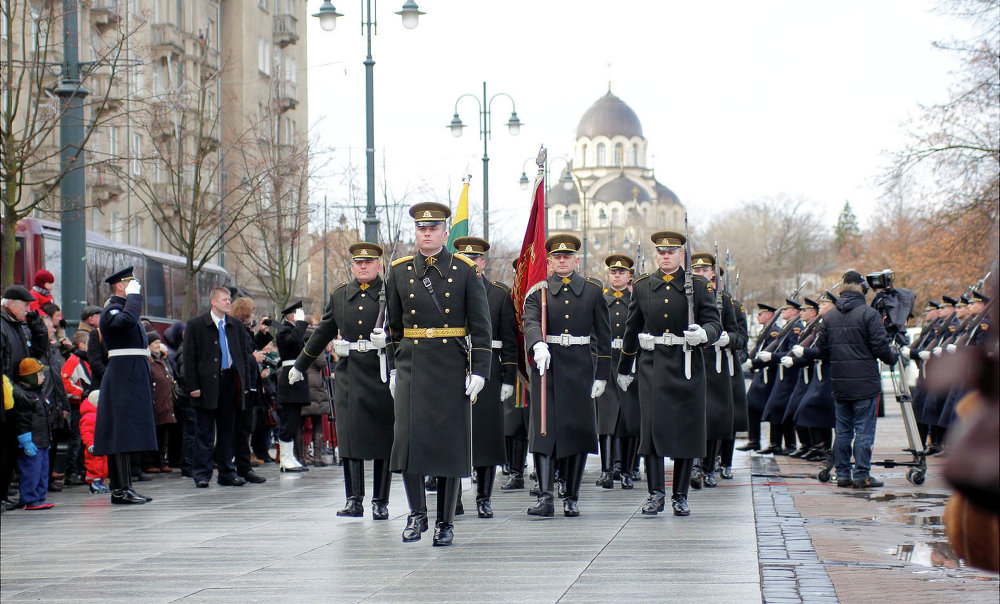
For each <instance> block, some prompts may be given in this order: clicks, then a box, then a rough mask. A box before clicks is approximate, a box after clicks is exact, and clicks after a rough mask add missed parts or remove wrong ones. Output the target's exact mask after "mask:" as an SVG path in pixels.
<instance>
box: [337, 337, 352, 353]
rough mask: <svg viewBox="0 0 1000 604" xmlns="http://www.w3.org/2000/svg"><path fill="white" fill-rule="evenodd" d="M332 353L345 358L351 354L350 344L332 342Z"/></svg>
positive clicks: (341, 341) (338, 341)
mask: <svg viewBox="0 0 1000 604" xmlns="http://www.w3.org/2000/svg"><path fill="white" fill-rule="evenodd" d="M333 352H334V353H335V354H336V355H337V356H338V357H346V356H348V355H350V354H351V343H350V342H348V341H347V340H334V341H333Z"/></svg>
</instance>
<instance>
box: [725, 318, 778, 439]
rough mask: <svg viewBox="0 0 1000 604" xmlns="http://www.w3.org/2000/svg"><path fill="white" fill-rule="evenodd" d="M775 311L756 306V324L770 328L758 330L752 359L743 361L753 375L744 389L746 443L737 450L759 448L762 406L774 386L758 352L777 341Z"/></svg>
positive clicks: (772, 373)
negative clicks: (774, 321)
mask: <svg viewBox="0 0 1000 604" xmlns="http://www.w3.org/2000/svg"><path fill="white" fill-rule="evenodd" d="M776 312H778V309H777V308H775V307H774V306H772V305H770V304H766V303H764V302H758V303H757V323H758V324H759V325H760V326H761V328H762V329H763V328H764V327H767V326H768V325H770V327H771V328H770V329H768V330H767V331H761V332H760V333H759V334H758V335H757V343H756V344H755V345H754V350H753V351H752V353H751V356H753V357H754V358H748V359H747V360H746V361H744V362H743V370H744V371H750V372H751V373H752V380H751V382H750V387H749V388H748V389H747V424H748V426H747V435H748V436H747V442H746V444H745V445H743V446H740V447H736V449H737V450H738V451H756V450H758V449H760V448H761V438H760V434H761V431H760V423H761V420H762V416H763V414H764V406H765V405H767V397H768V396H769V395H770V394H771V388H773V387H774V372H773V371H772V370H771V368H770V367H768V366H766V365H765V364H764V363H763V362H761V361H759V360H757V359H756V358H755V355H756V353H757V352H759V351H761V350H764V349H765V348H766V347H767V346H768V345H770V344H771V342H773V341H775V340H777V339H778V333H779V332H780V329H778V328H777V327H776V326H775V325H774V324H773V323H772V319H774V314H775V313H776Z"/></svg>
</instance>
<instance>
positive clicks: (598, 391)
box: [590, 380, 608, 398]
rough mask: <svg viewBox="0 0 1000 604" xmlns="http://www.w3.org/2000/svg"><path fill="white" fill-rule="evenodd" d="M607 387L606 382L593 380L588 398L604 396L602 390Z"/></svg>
mask: <svg viewBox="0 0 1000 604" xmlns="http://www.w3.org/2000/svg"><path fill="white" fill-rule="evenodd" d="M607 385H608V380H594V385H593V386H591V387H590V398H597V397H599V396H601V395H602V394H604V388H605V387H606V386H607Z"/></svg>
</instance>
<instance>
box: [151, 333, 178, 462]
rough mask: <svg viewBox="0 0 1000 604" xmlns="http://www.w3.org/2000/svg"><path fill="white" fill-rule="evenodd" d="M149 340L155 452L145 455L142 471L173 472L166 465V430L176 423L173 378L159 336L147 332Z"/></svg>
mask: <svg viewBox="0 0 1000 604" xmlns="http://www.w3.org/2000/svg"><path fill="white" fill-rule="evenodd" d="M146 338H147V339H148V340H149V372H150V375H151V377H152V379H153V382H152V385H153V414H154V415H155V416H156V446H157V449H156V450H155V451H150V452H148V453H147V454H146V463H144V464H143V469H144V470H145V471H146V472H150V473H154V474H155V473H158V472H164V473H167V472H173V468H171V467H169V466H168V465H167V460H166V452H167V440H168V439H167V434H168V429H169V428H170V427H171V426H172V425H174V424H176V423H177V418H176V417H175V416H174V389H175V386H174V378H173V376H172V375H171V372H170V368H169V367H167V363H166V362H165V360H164V357H163V354H162V352H161V349H160V334H158V333H156V332H155V331H147V332H146Z"/></svg>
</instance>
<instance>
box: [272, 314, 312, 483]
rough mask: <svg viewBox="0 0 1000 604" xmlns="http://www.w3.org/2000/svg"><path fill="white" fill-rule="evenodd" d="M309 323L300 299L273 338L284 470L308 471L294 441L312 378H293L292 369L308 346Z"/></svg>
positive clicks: (280, 441)
mask: <svg viewBox="0 0 1000 604" xmlns="http://www.w3.org/2000/svg"><path fill="white" fill-rule="evenodd" d="M308 327H309V324H308V323H307V322H306V314H305V312H303V310H302V301H301V300H298V301H296V302H293V303H292V304H289V305H288V306H287V307H285V308H283V309H282V310H281V323H279V324H278V325H277V327H276V329H275V334H274V341H275V344H276V345H277V348H278V356H279V357H281V373H280V374H279V376H278V387H277V400H278V405H279V409H278V416H279V419H280V426H281V429H280V430H279V432H278V451H279V453H280V456H281V464H280V465H279V467H278V469H279V470H280V471H282V472H306V471H308V468H306V467H305V466H303V465H302V463H301V462H300V461H299V460H298V459H296V458H295V449H294V442H295V436H296V434H298V431H299V426H300V425H301V423H302V418H301V416H302V406H303V405H308V404H309V401H310V398H309V381H308V380H301V381H291V380H289V377H291V370H292V369H293V368H294V366H295V360H296V359H297V358H298V356H299V355H300V354H301V353H302V350H303V349H304V348H305V345H306V342H305V333H306V329H307V328H308Z"/></svg>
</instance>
